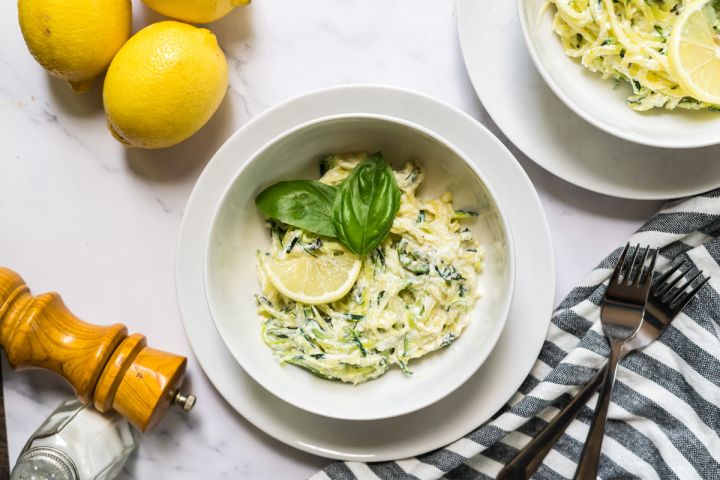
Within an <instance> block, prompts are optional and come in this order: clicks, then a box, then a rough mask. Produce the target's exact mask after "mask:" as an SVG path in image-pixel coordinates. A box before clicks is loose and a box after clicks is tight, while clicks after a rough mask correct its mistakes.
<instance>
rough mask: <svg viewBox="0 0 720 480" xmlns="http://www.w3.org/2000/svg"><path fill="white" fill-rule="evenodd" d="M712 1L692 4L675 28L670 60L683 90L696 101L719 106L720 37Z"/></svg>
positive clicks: (707, 0) (686, 8) (669, 50)
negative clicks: (715, 26)
mask: <svg viewBox="0 0 720 480" xmlns="http://www.w3.org/2000/svg"><path fill="white" fill-rule="evenodd" d="M716 23H717V18H716V14H715V9H714V8H713V6H712V1H710V0H700V1H697V2H694V3H689V4H687V6H686V7H685V8H684V10H683V12H682V14H681V15H680V17H679V18H678V20H677V22H676V23H675V26H674V27H673V32H672V35H671V36H670V44H669V46H668V61H669V62H670V68H671V69H672V73H673V76H674V77H675V80H676V81H677V82H678V83H679V84H680V87H681V88H682V89H683V90H685V91H686V92H687V94H688V95H690V96H692V97H693V98H695V99H696V100H700V101H703V102H708V103H712V104H716V105H720V36H719V35H718V33H717V32H716V31H715V29H714V28H713V26H714V25H715V24H716Z"/></svg>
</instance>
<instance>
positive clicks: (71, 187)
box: [0, 0, 659, 480]
mask: <svg viewBox="0 0 720 480" xmlns="http://www.w3.org/2000/svg"><path fill="white" fill-rule="evenodd" d="M134 6H135V24H134V27H135V29H138V28H139V27H140V26H142V25H144V24H145V23H147V22H148V21H155V20H157V19H159V18H160V17H159V16H157V15H154V14H152V13H150V12H149V11H148V10H147V9H145V8H144V7H143V6H142V5H141V4H140V3H139V2H137V1H136V2H135V4H134ZM0 27H2V28H0V132H1V133H0V138H1V139H2V150H3V154H2V159H1V160H0V161H1V162H2V173H0V192H2V193H1V194H0V219H2V234H1V235H0V264H2V265H5V266H8V267H10V268H13V269H15V270H17V271H18V272H20V273H21V274H22V275H23V276H24V277H25V279H26V280H27V281H28V283H29V284H30V286H31V287H32V288H33V290H34V291H35V292H42V291H47V290H57V291H59V292H61V293H62V295H63V296H64V298H65V300H66V303H67V304H68V305H69V307H70V308H71V309H72V310H73V311H74V312H75V313H76V314H78V315H79V316H80V317H81V318H85V319H87V320H89V321H92V322H96V323H114V322H123V323H126V324H127V325H128V326H129V328H130V330H131V331H138V332H142V333H145V334H146V335H147V336H148V337H149V341H150V342H151V343H152V344H153V345H155V346H157V347H159V348H162V349H166V350H169V351H174V352H178V353H182V354H186V355H188V356H189V357H190V367H189V370H190V386H191V388H192V390H193V391H194V393H196V394H197V395H198V397H199V402H198V405H197V407H196V409H195V410H194V411H193V412H192V414H191V415H190V416H189V417H184V416H183V415H181V414H179V413H172V414H170V415H169V417H168V418H166V420H165V421H164V422H163V423H162V424H161V425H160V427H159V428H158V429H157V430H156V431H154V432H153V433H151V434H148V435H146V436H145V437H144V438H143V441H142V445H141V447H140V449H139V451H138V452H137V453H136V454H135V455H134V456H133V457H132V458H131V460H130V461H129V463H128V464H127V466H126V469H125V471H124V473H123V475H122V477H121V478H123V479H131V478H140V479H146V478H156V479H160V478H163V479H164V478H173V479H174V480H185V479H195V478H206V479H211V478H212V479H215V478H230V479H240V478H261V479H267V478H273V479H285V478H288V479H294V478H305V477H307V476H308V475H309V474H310V473H312V472H313V471H315V470H316V469H317V468H320V467H322V466H323V465H324V464H325V463H326V460H324V459H321V458H318V457H313V456H311V455H308V454H305V453H300V452H297V451H294V450H293V449H291V448H289V447H286V446H284V445H283V444H281V443H279V442H277V441H275V440H273V439H271V438H270V437H268V436H266V435H265V434H263V433H262V432H260V431H258V430H257V429H255V428H254V427H252V426H251V425H250V424H249V423H248V422H247V421H245V420H244V419H243V418H241V417H240V416H239V415H238V414H236V413H235V411H234V410H232V409H231V408H230V407H229V406H228V405H227V404H226V403H225V402H224V401H223V399H222V398H221V397H220V396H219V395H218V394H217V393H216V392H215V391H214V389H213V388H212V386H211V385H210V384H209V382H208V380H207V379H206V378H205V377H204V375H203V373H202V371H201V370H200V369H199V367H198V366H197V364H196V363H195V362H194V360H193V356H192V352H191V351H190V348H189V346H188V343H187V341H186V339H185V336H184V333H183V330H182V326H181V322H180V318H179V313H178V309H177V305H176V298H175V289H174V260H175V259H174V255H175V243H176V237H177V234H178V229H179V225H180V220H181V217H182V213H183V207H184V205H185V202H186V200H187V197H188V195H189V193H190V191H191V189H192V186H193V183H194V182H195V179H196V178H197V177H198V175H199V174H200V171H201V170H202V168H203V166H204V165H205V163H206V162H207V161H208V160H209V159H210V157H211V156H212V154H213V152H214V151H215V150H216V149H217V148H218V147H219V146H220V145H221V144H222V143H223V141H224V140H225V139H226V138H227V137H228V136H229V135H230V134H231V133H232V132H233V131H234V130H236V129H237V128H239V127H240V126H241V125H243V123H245V122H246V121H247V120H248V119H249V118H252V117H253V116H255V115H257V114H259V113H261V112H262V111H263V110H265V109H266V108H268V107H269V106H271V105H274V104H276V103H278V102H281V101H283V100H284V99H287V98H289V97H292V96H295V95H298V94H301V93H303V92H306V91H308V90H312V89H316V88H320V87H324V86H328V85H335V84H343V83H382V84H389V85H395V86H401V87H407V88H412V89H415V90H418V91H420V92H424V93H427V94H429V95H433V96H435V97H437V98H439V99H441V100H444V101H446V102H448V103H450V104H452V105H454V106H456V107H459V108H461V109H463V110H465V111H467V112H469V113H470V114H471V115H473V116H474V117H475V118H477V119H479V120H480V121H482V122H483V123H485V124H486V125H488V126H490V127H491V128H492V129H493V131H495V132H496V133H499V132H497V128H496V127H495V126H494V125H493V124H492V121H491V120H490V119H489V118H488V117H487V114H486V113H485V112H484V110H483V108H482V106H481V105H480V103H479V102H478V101H477V100H476V97H475V95H474V93H473V90H472V88H471V86H470V83H469V81H468V78H467V76H466V74H465V71H464V67H463V63H462V59H461V56H460V50H459V46H458V42H457V38H456V27H455V18H454V7H453V2H452V1H450V0H395V1H393V2H387V1H386V0H345V1H343V2H338V1H337V0H304V1H302V2H301V1H298V0H256V2H255V3H254V4H253V5H252V6H251V7H249V8H244V9H238V10H237V11H235V12H233V13H232V14H230V15H229V16H227V17H226V18H225V19H223V20H221V21H220V22H217V23H215V24H213V25H211V28H212V30H213V31H215V33H216V34H217V35H218V37H219V41H220V44H221V46H222V47H223V48H224V50H225V51H226V53H227V56H228V60H229V62H230V67H231V77H230V84H231V85H230V91H229V94H228V95H227V97H226V99H225V101H224V103H223V104H222V106H221V107H220V110H219V111H218V112H217V114H216V115H215V117H214V118H213V119H212V120H211V121H210V122H209V124H208V125H207V126H206V127H205V128H204V129H203V130H202V131H200V133H198V134H197V135H195V136H194V137H193V138H192V139H190V140H189V141H187V142H185V143H184V144H182V145H180V146H178V147H175V148H171V149H167V150H163V151H141V150H125V149H124V148H123V147H122V146H121V145H119V144H118V143H117V142H115V141H114V140H113V139H112V137H111V136H110V135H109V133H108V132H107V131H106V129H105V122H104V115H103V110H102V102H101V91H100V82H96V84H95V86H94V88H93V89H92V91H91V92H89V93H87V94H85V95H82V96H77V95H74V94H73V93H71V92H70V90H69V89H68V88H67V87H66V86H65V85H64V84H63V83H62V82H60V81H57V80H55V79H53V78H50V77H49V76H48V75H47V74H46V73H45V72H44V71H43V70H42V69H41V68H40V66H38V65H37V64H36V63H35V62H34V60H33V59H32V57H31V56H30V54H29V53H28V52H27V50H26V48H25V45H24V42H23V39H22V36H21V34H20V30H19V28H18V25H17V20H16V5H15V2H12V1H4V2H1V3H0ZM568 114H570V113H568ZM513 152H514V153H515V154H516V156H517V157H518V160H519V161H520V162H521V164H522V165H523V166H524V167H525V169H526V170H527V172H528V173H529V175H530V177H531V178H532V180H533V181H534V183H535V185H536V187H537V189H538V190H539V192H540V195H541V197H542V200H543V203H544V205H545V208H546V209H547V214H548V217H549V221H550V225H551V228H552V232H553V235H554V240H555V247H556V252H557V263H558V278H557V287H558V290H557V292H558V297H561V296H562V295H563V294H564V293H565V292H567V290H568V289H569V288H570V287H571V286H572V285H573V283H574V282H576V281H577V280H578V279H579V278H580V277H582V276H583V275H584V274H585V272H587V271H588V270H589V269H590V268H591V267H592V266H593V264H594V263H596V262H597V261H598V259H600V258H601V257H602V256H603V255H605V253H606V252H608V251H609V250H610V249H612V248H613V247H614V246H615V245H617V244H619V243H621V242H623V241H624V239H625V237H626V236H627V235H628V234H630V233H631V232H632V230H633V229H635V228H636V227H637V226H638V225H640V224H641V223H642V222H643V221H644V220H645V219H646V218H647V217H648V216H650V215H651V214H652V213H653V212H654V211H655V210H656V209H657V208H658V206H659V202H636V201H627V200H620V199H613V198H609V197H603V196H600V195H596V194H593V193H590V192H587V191H584V190H582V189H579V188H577V187H574V186H572V185H570V184H567V183H565V182H563V181H562V180H559V179H557V178H555V177H553V176H552V175H550V174H548V173H547V172H545V171H543V170H542V169H540V168H539V167H537V166H536V165H535V164H533V163H532V162H531V161H530V160H529V159H527V158H524V157H523V156H522V154H520V153H519V152H518V151H517V150H516V149H513ZM3 362H5V360H4V356H3ZM3 367H4V371H3V374H4V377H5V387H4V388H5V401H6V409H7V414H8V418H7V424H8V430H9V432H8V433H9V444H10V445H9V446H10V456H11V462H14V460H15V458H16V457H17V455H18V453H19V451H20V449H21V448H22V445H23V443H24V442H25V439H26V438H27V437H28V436H29V435H30V434H31V433H32V431H33V430H34V429H35V427H36V426H37V425H38V424H39V423H40V422H41V420H42V419H43V418H44V417H45V416H46V415H47V414H48V413H49V412H50V411H51V410H52V409H53V408H54V406H55V405H56V404H57V403H58V402H59V401H60V399H61V398H63V397H65V396H68V395H70V394H71V391H70V389H69V388H68V387H67V386H66V385H64V384H63V383H62V382H61V381H59V380H56V379H55V378H53V377H52V376H50V375H46V374H43V373H39V372H22V373H17V372H14V371H11V370H10V369H9V368H8V367H7V364H6V363H4V365H3Z"/></svg>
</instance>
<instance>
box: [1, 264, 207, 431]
mask: <svg viewBox="0 0 720 480" xmlns="http://www.w3.org/2000/svg"><path fill="white" fill-rule="evenodd" d="M0 346H1V347H2V348H4V349H5V353H6V354H7V357H8V361H9V363H10V365H11V366H12V367H13V368H15V369H19V370H21V369H28V368H43V369H47V370H51V371H53V372H55V373H57V374H59V375H60V376H62V377H63V378H65V379H66V380H67V381H68V382H70V384H71V385H72V386H73V388H74V389H75V392H76V393H77V395H78V397H79V398H80V400H82V401H83V402H84V403H90V402H92V403H94V405H95V408H97V409H98V410H99V411H101V412H107V411H109V410H115V411H117V412H118V413H120V414H121V415H122V416H124V417H125V418H127V419H128V420H129V421H130V422H131V423H132V424H133V425H135V426H136V427H138V428H139V429H140V430H142V431H147V430H149V429H152V428H153V427H154V426H155V425H157V423H158V422H159V421H160V420H161V419H162V418H163V416H164V415H165V413H167V411H168V409H169V408H170V406H172V405H174V404H180V405H181V406H182V408H183V410H185V411H186V412H187V411H190V409H191V408H192V406H193V405H194V403H195V397H194V396H192V395H185V394H180V393H179V392H180V387H181V386H182V383H183V379H184V376H185V370H186V367H187V359H186V358H185V357H182V356H179V355H174V354H171V353H167V352H163V351H161V350H156V349H154V348H151V347H148V346H147V343H146V340H145V336H144V335H140V334H137V333H136V334H132V335H129V336H128V334H127V329H126V328H125V326H124V325H120V324H115V325H109V326H98V325H92V324H89V323H86V322H83V321H82V320H80V319H79V318H77V317H76V316H74V315H73V314H72V313H70V311H69V310H68V309H67V307H65V304H64V303H63V301H62V299H61V298H60V296H59V295H58V294H56V293H44V294H42V295H38V296H32V295H31V293H30V290H29V289H28V287H27V285H26V284H25V282H24V281H23V279H22V278H21V277H20V276H19V275H18V274H17V273H15V272H13V271H12V270H9V269H5V268H0Z"/></svg>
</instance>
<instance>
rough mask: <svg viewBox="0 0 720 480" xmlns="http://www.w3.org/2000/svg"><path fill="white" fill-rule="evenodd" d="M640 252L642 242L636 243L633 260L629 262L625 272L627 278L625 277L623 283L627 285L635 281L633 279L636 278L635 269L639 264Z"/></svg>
mask: <svg viewBox="0 0 720 480" xmlns="http://www.w3.org/2000/svg"><path fill="white" fill-rule="evenodd" d="M639 253H640V244H637V245H635V251H634V252H633V257H632V260H631V261H630V263H629V264H628V267H627V272H625V279H624V281H623V283H625V284H627V285H631V284H632V283H633V281H634V280H635V275H636V273H637V272H636V271H635V266H636V265H637V261H638V254H639ZM641 267H642V266H641Z"/></svg>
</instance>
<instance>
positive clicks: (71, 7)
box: [18, 0, 132, 93]
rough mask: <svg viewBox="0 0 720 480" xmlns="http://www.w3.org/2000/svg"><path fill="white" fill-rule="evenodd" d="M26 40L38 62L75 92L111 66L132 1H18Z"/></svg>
mask: <svg viewBox="0 0 720 480" xmlns="http://www.w3.org/2000/svg"><path fill="white" fill-rule="evenodd" d="M18 18H19V20H20V29H21V30H22V34H23V37H24V38H25V43H27V46H28V49H29V50H30V53H32V55H33V57H35V59H36V60H37V61H38V63H39V64H40V65H42V66H43V68H45V69H46V70H48V71H49V72H50V73H51V74H52V75H54V76H56V77H59V78H61V79H63V80H65V81H66V82H68V83H69V84H70V87H71V88H72V89H73V90H74V91H75V92H78V93H80V92H84V91H86V90H88V89H89V88H90V85H91V83H92V80H93V79H94V78H95V77H97V76H98V75H100V74H101V73H102V72H103V71H104V70H105V69H106V68H107V66H108V65H109V64H110V61H111V60H112V58H113V56H114V55H115V53H116V52H117V51H118V49H119V48H120V47H121V46H122V45H123V43H125V41H126V40H127V39H128V37H129V36H130V28H131V23H132V6H131V3H130V0H18Z"/></svg>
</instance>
